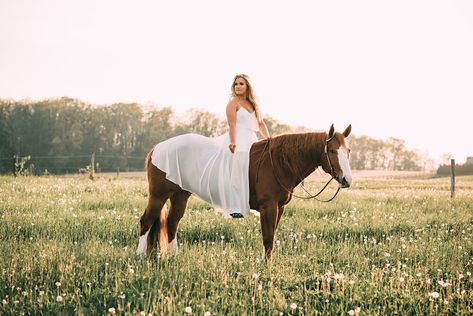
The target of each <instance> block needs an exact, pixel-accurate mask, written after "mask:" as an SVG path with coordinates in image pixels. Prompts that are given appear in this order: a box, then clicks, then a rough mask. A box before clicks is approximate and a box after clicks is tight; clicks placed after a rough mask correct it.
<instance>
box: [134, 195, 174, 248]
mask: <svg viewBox="0 0 473 316" xmlns="http://www.w3.org/2000/svg"><path fill="white" fill-rule="evenodd" d="M166 200H167V197H157V196H154V195H153V194H150V195H149V197H148V206H147V207H146V209H145V212H144V214H143V216H141V219H140V226H141V228H140V240H139V243H138V249H137V250H136V253H137V254H138V255H145V254H149V253H150V251H151V250H152V249H153V248H155V247H156V235H157V234H158V233H160V228H161V226H162V223H163V222H164V219H165V216H166V214H165V210H163V206H164V204H165V203H166Z"/></svg>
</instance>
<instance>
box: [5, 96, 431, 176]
mask: <svg viewBox="0 0 473 316" xmlns="http://www.w3.org/2000/svg"><path fill="white" fill-rule="evenodd" d="M264 120H265V123H266V125H267V126H268V130H269V132H270V134H271V135H278V134H282V133H287V132H294V131H308V129H307V128H305V127H292V126H289V125H286V124H283V123H280V122H279V121H277V120H275V119H273V118H271V117H269V116H266V117H265V118H264ZM226 131H227V124H226V121H225V119H221V118H219V117H218V116H216V115H215V114H213V113H210V112H206V111H202V110H198V109H191V110H189V111H188V113H186V115H184V117H176V115H175V113H174V110H173V109H172V108H171V107H161V108H157V107H156V108H153V109H150V110H148V111H145V110H144V108H143V106H142V105H140V104H137V103H115V104H112V105H100V106H95V105H92V104H88V103H86V102H83V101H81V100H78V99H72V98H68V97H63V98H59V99H47V100H42V101H15V100H1V99H0V173H2V174H5V173H12V172H13V171H12V170H13V164H14V160H13V159H14V158H13V157H14V156H17V158H16V159H17V161H16V162H17V163H18V159H21V157H25V156H29V157H30V159H29V161H28V164H29V165H30V166H34V167H33V168H31V167H30V168H31V169H32V170H33V172H34V173H35V174H43V173H45V172H48V173H71V172H77V171H78V170H79V169H81V168H84V167H85V166H87V165H89V164H91V163H92V161H93V163H94V167H95V168H96V169H98V170H99V171H116V170H121V171H130V170H143V161H144V156H145V155H146V153H147V152H148V151H149V150H150V149H151V148H152V147H153V146H154V145H155V144H157V143H159V142H160V141H163V140H165V139H168V138H170V137H173V136H177V135H180V134H184V133H198V134H201V135H204V136H217V135H220V134H223V133H224V132H226ZM349 142H350V147H351V148H352V157H351V165H352V168H354V169H388V170H422V169H424V168H425V167H426V166H425V163H423V161H425V157H421V156H420V155H419V154H418V153H416V152H415V151H411V150H408V149H407V148H406V146H405V143H404V141H403V140H400V139H395V138H389V139H388V140H386V141H383V140H377V139H373V138H370V137H367V136H355V135H351V136H350V138H349ZM92 154H94V156H93V158H92Z"/></svg>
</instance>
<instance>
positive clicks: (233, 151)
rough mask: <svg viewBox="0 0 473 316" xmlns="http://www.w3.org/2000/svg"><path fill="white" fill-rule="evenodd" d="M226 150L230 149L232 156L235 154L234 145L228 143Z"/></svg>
mask: <svg viewBox="0 0 473 316" xmlns="http://www.w3.org/2000/svg"><path fill="white" fill-rule="evenodd" d="M228 148H229V149H230V151H231V152H232V154H234V153H235V148H236V145H235V144H233V143H230V144H229V145H228Z"/></svg>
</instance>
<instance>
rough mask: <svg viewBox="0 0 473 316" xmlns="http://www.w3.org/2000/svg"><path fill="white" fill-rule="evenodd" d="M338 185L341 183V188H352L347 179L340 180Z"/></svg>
mask: <svg viewBox="0 0 473 316" xmlns="http://www.w3.org/2000/svg"><path fill="white" fill-rule="evenodd" d="M338 183H340V188H342V189H343V188H348V187H350V183H349V182H348V181H347V179H346V178H345V177H343V178H342V180H339V181H338Z"/></svg>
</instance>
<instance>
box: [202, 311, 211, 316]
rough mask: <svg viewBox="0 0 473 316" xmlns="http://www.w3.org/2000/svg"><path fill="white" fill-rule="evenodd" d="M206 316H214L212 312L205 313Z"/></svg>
mask: <svg viewBox="0 0 473 316" xmlns="http://www.w3.org/2000/svg"><path fill="white" fill-rule="evenodd" d="M204 316H212V313H211V312H205V313H204Z"/></svg>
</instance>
